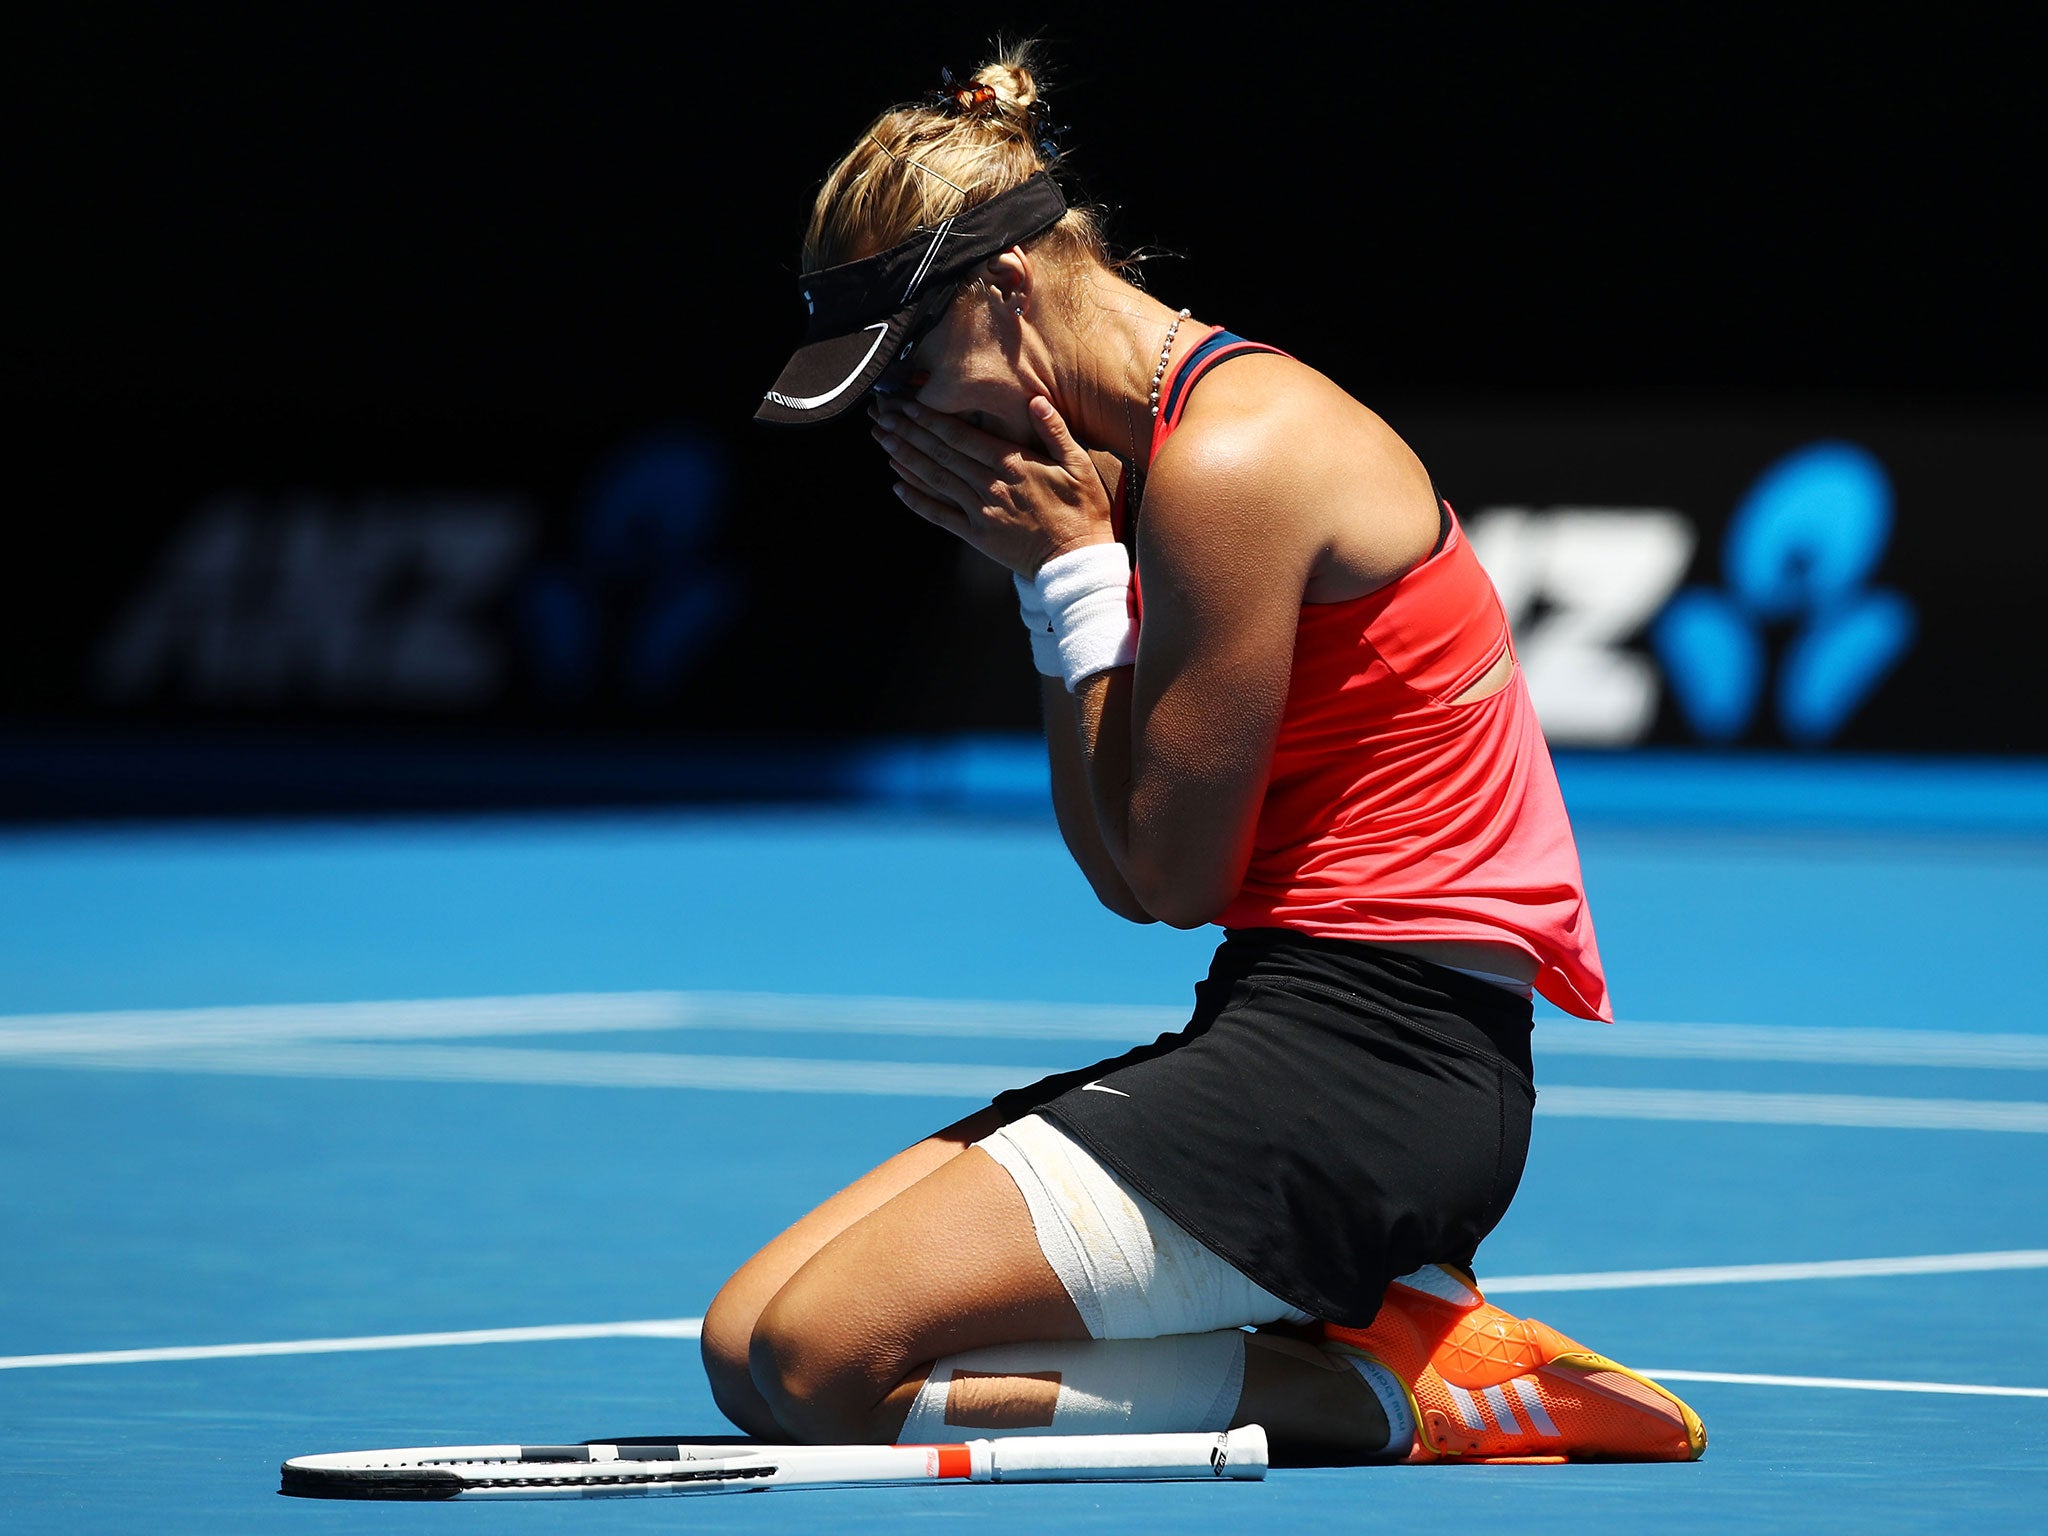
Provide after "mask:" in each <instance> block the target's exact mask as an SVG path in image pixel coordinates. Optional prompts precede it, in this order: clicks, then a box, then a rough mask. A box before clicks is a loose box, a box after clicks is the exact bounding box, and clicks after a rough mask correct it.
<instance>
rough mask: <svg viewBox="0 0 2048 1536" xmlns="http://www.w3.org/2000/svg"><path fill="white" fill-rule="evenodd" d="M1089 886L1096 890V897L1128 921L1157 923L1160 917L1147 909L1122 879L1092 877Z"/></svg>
mask: <svg viewBox="0 0 2048 1536" xmlns="http://www.w3.org/2000/svg"><path fill="white" fill-rule="evenodd" d="M1088 884H1089V887H1090V888H1091V889H1092V890H1093V891H1094V892H1095V899H1096V900H1097V901H1099V902H1101V903H1102V904H1103V905H1104V906H1105V907H1107V908H1109V910H1110V911H1112V912H1114V913H1115V914H1116V915H1117V916H1118V917H1120V918H1122V919H1123V920H1124V921H1125V922H1127V923H1156V922H1158V921H1159V919H1158V918H1157V917H1155V916H1153V915H1152V913H1151V912H1149V911H1147V910H1146V908H1145V904H1144V903H1143V902H1141V901H1139V900H1138V898H1137V897H1136V896H1135V895H1133V894H1132V893H1131V889H1130V887H1129V886H1127V885H1125V884H1124V883H1123V881H1122V880H1115V881H1110V880H1101V879H1096V878H1093V877H1091V878H1090V879H1089V881H1088Z"/></svg>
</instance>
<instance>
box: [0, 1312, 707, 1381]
mask: <svg viewBox="0 0 2048 1536" xmlns="http://www.w3.org/2000/svg"><path fill="white" fill-rule="evenodd" d="M703 1329H704V1319H703V1318H701V1317H666V1318H654V1319H652V1320H650V1321H647V1322H638V1323H552V1324H549V1325H547V1326H545V1327H540V1328H469V1329H464V1330H462V1331H460V1332H455V1333H379V1334H370V1335H367V1336H365V1337H362V1338H354V1339H287V1340H283V1341H280V1342H277V1343H270V1344H188V1345H173V1346H172V1347H170V1348H168V1349H94V1350H83V1351H79V1352H77V1353H74V1354H68V1355H0V1371H25V1370H36V1369H39V1368H42V1367H47V1366H57V1365H148V1364H152V1363H154V1362H157V1361H161V1360H242V1359H247V1358H248V1357H250V1356H252V1355H345V1354H354V1353H357V1352H359V1351H363V1350H374V1349H445V1348H447V1347H448V1346H450V1345H454V1344H537V1343H543V1342H546V1341H549V1340H553V1339H694V1338H696V1337H697V1336H698V1334H700V1333H701V1332H703Z"/></svg>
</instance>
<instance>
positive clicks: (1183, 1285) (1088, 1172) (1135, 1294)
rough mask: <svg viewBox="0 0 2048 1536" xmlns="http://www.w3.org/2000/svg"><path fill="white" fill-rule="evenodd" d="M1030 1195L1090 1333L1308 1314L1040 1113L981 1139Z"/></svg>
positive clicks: (1113, 1334) (1157, 1331) (1165, 1330)
mask: <svg viewBox="0 0 2048 1536" xmlns="http://www.w3.org/2000/svg"><path fill="white" fill-rule="evenodd" d="M975 1145H976V1146H978V1147H979V1148H981V1150H982V1151H984V1152H986V1153H987V1154H988V1155H989V1156H990V1157H992V1158H994V1159H995V1160H996V1161H997V1162H998V1163H999V1164H1001V1165H1002V1167H1003V1169H1004V1171H1006V1172H1007V1173H1008V1174H1009V1175H1010V1177H1011V1179H1012V1180H1014V1181H1015V1183H1016V1185H1017V1189H1018V1192H1019V1193H1021V1194H1022V1195H1023V1196H1024V1203H1025V1205H1026V1206H1027V1207H1028V1208H1029V1210H1030V1212H1031V1225H1032V1227H1033V1229H1034V1230H1035V1232H1036V1233H1037V1236H1038V1248H1039V1252H1041V1253H1043V1254H1044V1255H1045V1261H1046V1263H1047V1264H1049V1265H1050V1266H1051V1267H1052V1272H1053V1273H1054V1274H1055V1275H1056V1276H1058V1277H1059V1282H1060V1284H1061V1285H1062V1286H1064V1287H1065V1288H1066V1292H1067V1295H1068V1296H1070V1297H1071V1298H1072V1299H1073V1302H1074V1310H1075V1311H1077V1312H1079V1313H1080V1314H1081V1322H1082V1324H1083V1326H1085V1327H1086V1328H1087V1330H1088V1333H1089V1336H1090V1337H1091V1338H1097V1339H1150V1338H1157V1337H1158V1336H1160V1335H1162V1334H1174V1333H1210V1332H1213V1331H1215V1330H1216V1329H1219V1328H1236V1327H1241V1326H1244V1325H1247V1324H1259V1323H1274V1322H1282V1321H1286V1322H1305V1321H1307V1319H1308V1314H1307V1313H1305V1312H1302V1311H1300V1310H1298V1309H1296V1308H1294V1307H1291V1306H1289V1305H1288V1304H1287V1303H1286V1302H1284V1301H1282V1300H1281V1299H1280V1298H1279V1297H1278V1296H1275V1295H1274V1294H1273V1293H1272V1292H1270V1291H1268V1290H1266V1289H1265V1288H1264V1287H1262V1286H1260V1285H1259V1284H1258V1283H1257V1282H1256V1281H1254V1280H1252V1279H1251V1278H1250V1277H1249V1276H1247V1275H1245V1274H1243V1273H1241V1272H1240V1271H1238V1270H1237V1269H1235V1268H1233V1267H1232V1266H1231V1265H1230V1264H1228V1263H1226V1262H1225V1261H1224V1260H1223V1259H1221V1258H1219V1257H1218V1256H1217V1255H1216V1254H1214V1253H1212V1252H1210V1251H1209V1250H1208V1249H1207V1248H1205V1247H1203V1246H1202V1245H1201V1243H1199V1242H1197V1241H1196V1240H1195V1238H1194V1237H1193V1236H1192V1235H1190V1234H1189V1233H1188V1232H1187V1231H1186V1230H1185V1229H1184V1228H1182V1227H1181V1226H1180V1224H1179V1223H1177V1222H1175V1221H1174V1220H1173V1219H1172V1218H1171V1217H1169V1216H1168V1215H1167V1214H1166V1213H1165V1212H1164V1211H1162V1210H1160V1209H1159V1207H1157V1206H1156V1205H1154V1204H1153V1203H1152V1202H1151V1201H1149V1200H1147V1199H1146V1198H1145V1197H1144V1196H1143V1195H1141V1194H1139V1193H1138V1191H1137V1190H1135V1189H1133V1188H1131V1187H1130V1186H1129V1185H1128V1184H1127V1183H1126V1182H1125V1181H1124V1180H1123V1179H1121V1178H1119V1177H1118V1176H1117V1175H1116V1174H1115V1173H1114V1172H1112V1171H1111V1170H1110V1169H1108V1168H1106V1167H1104V1166H1103V1165H1102V1164H1101V1163H1100V1162H1098V1161H1097V1160H1096V1159H1095V1157H1094V1156H1093V1154H1091V1153H1090V1152H1089V1151H1088V1149H1087V1148H1086V1147H1084V1146H1082V1145H1081V1143H1080V1142H1078V1141H1076V1140H1075V1139H1074V1138H1073V1137H1071V1136H1069V1135H1067V1134H1066V1132H1064V1131H1063V1130H1061V1129H1060V1128H1059V1127H1058V1126H1057V1125H1055V1124H1054V1123H1052V1122H1051V1121H1049V1120H1047V1119H1046V1118H1045V1117H1044V1116H1042V1115H1026V1116H1024V1117H1023V1118H1022V1119H1020V1120H1013V1121H1011V1122H1010V1123H1009V1124H1008V1125H1006V1126H1004V1127H1002V1129H1000V1130H997V1131H994V1132H992V1133H990V1134H989V1135H988V1136H986V1137H984V1138H983V1139H982V1140H981V1141H979V1142H977V1143H975Z"/></svg>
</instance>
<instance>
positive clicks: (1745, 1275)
mask: <svg viewBox="0 0 2048 1536" xmlns="http://www.w3.org/2000/svg"><path fill="white" fill-rule="evenodd" d="M2009 1269H2048V1248H2016V1249H2008V1250H2005V1251H2003V1252H1998V1253H1929V1254H1920V1255H1916V1256H1913V1257H1910V1258H1900V1259H1822V1260H1818V1261H1814V1262H1810V1263H1804V1264H1714V1265H1704V1266H1699V1267H1695V1268H1692V1269H1610V1270H1604V1271H1599V1272H1596V1273H1592V1274H1581V1275H1490V1276H1488V1277H1487V1278H1486V1281H1485V1287H1486V1294H1487V1295H1489V1296H1505V1295H1511V1294H1517V1293H1519V1294H1522V1295H1528V1294H1531V1293H1533V1292H1537V1291H1635V1290H1647V1289H1652V1288H1656V1287H1661V1286H1669V1285H1756V1284H1759V1283H1768V1282H1772V1281H1781V1280H1867V1279H1874V1278H1878V1277H1882V1276H1892V1275H1965V1274H1981V1273H1985V1272H1988V1271H1993V1270H2009Z"/></svg>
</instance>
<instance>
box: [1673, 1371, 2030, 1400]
mask: <svg viewBox="0 0 2048 1536" xmlns="http://www.w3.org/2000/svg"><path fill="white" fill-rule="evenodd" d="M1643 1374H1644V1375H1645V1376H1648V1377H1650V1378H1651V1379H1652V1380H1654V1381H1718V1382H1726V1383H1727V1384H1729V1385H1730V1386H1737V1387H1835V1388H1838V1389H1841V1390H1843V1391H1849V1392H1942V1393H1947V1394H1949V1395H1951V1396H1955V1397H2048V1387H1989V1386H1984V1385H1982V1384H1980V1383H1978V1382H1962V1381H1867V1380H1864V1379H1863V1378H1861V1377H1855V1376H1758V1375H1753V1374H1750V1373H1748V1372H1739V1371H1673V1370H1654V1371H1644V1372H1643Z"/></svg>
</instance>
